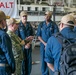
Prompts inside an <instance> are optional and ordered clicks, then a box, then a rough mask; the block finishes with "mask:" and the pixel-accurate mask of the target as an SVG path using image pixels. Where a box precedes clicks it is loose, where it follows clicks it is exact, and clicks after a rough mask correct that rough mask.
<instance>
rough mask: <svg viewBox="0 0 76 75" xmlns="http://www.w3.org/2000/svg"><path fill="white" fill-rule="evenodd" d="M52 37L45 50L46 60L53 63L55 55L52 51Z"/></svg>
mask: <svg viewBox="0 0 76 75" xmlns="http://www.w3.org/2000/svg"><path fill="white" fill-rule="evenodd" d="M50 42H51V41H50V39H49V40H48V42H47V45H46V50H45V62H48V63H51V64H53V57H52V52H51V47H52V46H51V44H50Z"/></svg>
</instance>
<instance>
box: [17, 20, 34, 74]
mask: <svg viewBox="0 0 76 75" xmlns="http://www.w3.org/2000/svg"><path fill="white" fill-rule="evenodd" d="M16 33H17V35H18V36H19V37H20V38H21V39H22V40H24V39H26V38H27V37H28V36H32V35H33V29H32V26H31V25H30V23H29V22H27V23H26V27H25V26H24V25H23V23H22V21H21V22H20V24H19V28H18V30H17V31H16ZM23 51H24V58H25V66H23V67H25V72H24V75H30V73H31V69H32V46H31V47H30V48H29V49H24V50H23Z"/></svg>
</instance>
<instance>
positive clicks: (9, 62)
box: [0, 29, 15, 75]
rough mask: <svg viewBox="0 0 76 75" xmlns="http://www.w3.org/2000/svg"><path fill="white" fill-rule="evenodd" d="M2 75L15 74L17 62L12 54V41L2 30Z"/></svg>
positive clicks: (0, 39)
mask: <svg viewBox="0 0 76 75" xmlns="http://www.w3.org/2000/svg"><path fill="white" fill-rule="evenodd" d="M0 64H4V65H5V66H1V65H0V75H11V74H12V73H14V72H15V60H14V56H13V53H12V43H11V39H10V38H9V36H8V35H7V33H6V32H4V31H3V30H2V29H0Z"/></svg>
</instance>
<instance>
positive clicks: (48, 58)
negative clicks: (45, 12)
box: [45, 15, 76, 75]
mask: <svg viewBox="0 0 76 75" xmlns="http://www.w3.org/2000/svg"><path fill="white" fill-rule="evenodd" d="M74 23H75V20H74V17H73V16H71V15H65V16H63V17H62V19H61V23H60V26H59V28H60V33H61V34H62V35H63V36H64V37H65V38H67V39H70V38H72V39H73V38H76V32H74V31H73V28H72V26H73V25H74ZM70 41H72V42H74V41H75V40H70ZM61 49H62V45H61V43H60V42H59V41H58V39H57V38H56V37H55V36H51V37H50V38H49V40H48V42H47V45H46V50H45V62H46V63H47V65H48V67H49V68H50V69H51V70H52V71H53V72H55V73H58V72H59V71H60V51H61ZM53 59H54V61H53ZM53 62H54V65H53V64H52V63H53ZM55 75H57V74H55Z"/></svg>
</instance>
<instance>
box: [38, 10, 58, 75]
mask: <svg viewBox="0 0 76 75" xmlns="http://www.w3.org/2000/svg"><path fill="white" fill-rule="evenodd" d="M51 16H52V13H51V12H50V11H47V12H45V21H43V22H41V23H40V24H39V26H38V29H37V36H38V39H39V40H40V42H41V43H40V54H41V72H42V75H49V72H48V67H47V64H46V62H45V61H44V58H45V46H46V43H47V41H48V39H49V37H51V35H52V34H53V33H56V32H58V27H57V25H56V23H55V22H53V21H52V20H50V18H51Z"/></svg>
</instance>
